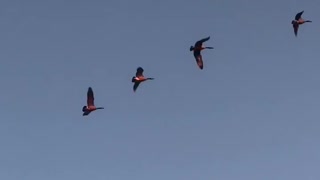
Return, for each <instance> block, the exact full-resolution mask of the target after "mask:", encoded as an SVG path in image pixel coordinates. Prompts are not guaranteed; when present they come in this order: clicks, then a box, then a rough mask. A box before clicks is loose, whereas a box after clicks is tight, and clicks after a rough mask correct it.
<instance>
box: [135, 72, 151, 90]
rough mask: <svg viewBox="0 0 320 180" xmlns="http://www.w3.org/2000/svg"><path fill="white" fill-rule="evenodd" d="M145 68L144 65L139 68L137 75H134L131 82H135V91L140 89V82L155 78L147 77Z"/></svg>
mask: <svg viewBox="0 0 320 180" xmlns="http://www.w3.org/2000/svg"><path fill="white" fill-rule="evenodd" d="M143 71H144V69H143V68H142V67H138V68H137V72H136V76H134V77H132V79H131V82H133V83H134V85H133V91H134V92H136V90H137V89H138V87H139V85H140V83H142V82H144V81H147V80H153V79H154V78H146V77H144V75H143Z"/></svg>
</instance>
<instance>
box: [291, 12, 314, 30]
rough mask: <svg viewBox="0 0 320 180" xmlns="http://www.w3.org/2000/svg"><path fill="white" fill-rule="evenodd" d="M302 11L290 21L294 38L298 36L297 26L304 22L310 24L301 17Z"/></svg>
mask: <svg viewBox="0 0 320 180" xmlns="http://www.w3.org/2000/svg"><path fill="white" fill-rule="evenodd" d="M303 12H304V11H301V12H299V13H297V14H296V16H295V18H294V20H292V21H291V24H292V27H293V30H294V34H295V36H298V30H299V26H300V25H302V24H304V23H306V22H310V23H311V22H312V21H310V20H304V19H303V18H302V17H301V16H302V14H303Z"/></svg>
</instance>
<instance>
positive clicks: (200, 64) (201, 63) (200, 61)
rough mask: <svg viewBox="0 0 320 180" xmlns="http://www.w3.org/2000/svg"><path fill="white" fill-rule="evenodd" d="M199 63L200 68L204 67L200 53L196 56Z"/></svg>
mask: <svg viewBox="0 0 320 180" xmlns="http://www.w3.org/2000/svg"><path fill="white" fill-rule="evenodd" d="M195 58H196V61H197V65H198V67H199V68H200V69H203V61H202V56H201V54H199V55H198V56H195Z"/></svg>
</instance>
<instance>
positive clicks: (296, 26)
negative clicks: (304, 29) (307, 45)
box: [293, 24, 299, 36]
mask: <svg viewBox="0 0 320 180" xmlns="http://www.w3.org/2000/svg"><path fill="white" fill-rule="evenodd" d="M298 29H299V25H295V24H294V25H293V31H294V35H296V36H298Z"/></svg>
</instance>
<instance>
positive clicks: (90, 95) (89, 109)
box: [82, 87, 104, 116]
mask: <svg viewBox="0 0 320 180" xmlns="http://www.w3.org/2000/svg"><path fill="white" fill-rule="evenodd" d="M98 109H104V107H96V106H95V105H94V94H93V90H92V88H91V87H89V88H88V92H87V106H83V108H82V112H83V114H82V115H83V116H87V115H89V114H90V113H91V112H93V111H96V110H98Z"/></svg>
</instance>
